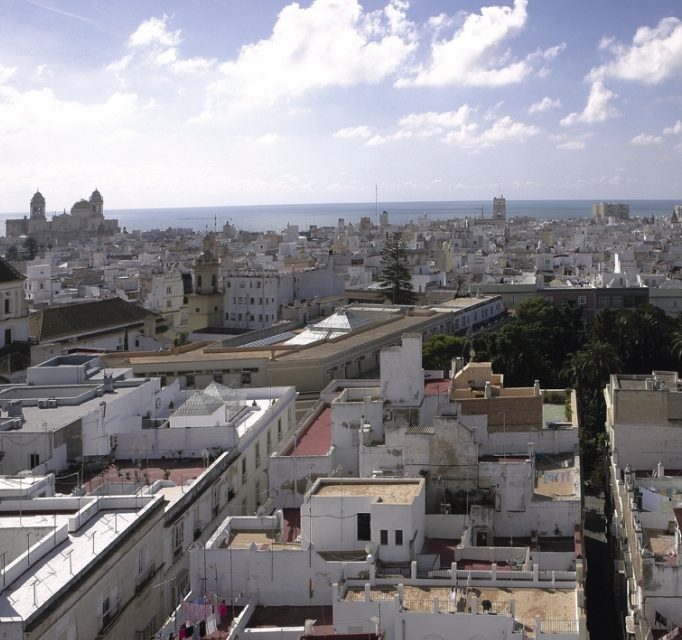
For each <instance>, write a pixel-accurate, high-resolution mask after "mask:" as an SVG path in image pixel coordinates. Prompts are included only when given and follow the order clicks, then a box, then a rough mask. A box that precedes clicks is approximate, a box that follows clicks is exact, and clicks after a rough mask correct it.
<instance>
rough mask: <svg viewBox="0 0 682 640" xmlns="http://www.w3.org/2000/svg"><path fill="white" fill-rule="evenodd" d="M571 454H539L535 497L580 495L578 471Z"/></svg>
mask: <svg viewBox="0 0 682 640" xmlns="http://www.w3.org/2000/svg"><path fill="white" fill-rule="evenodd" d="M574 465H575V458H574V455H573V454H572V453H571V454H563V455H562V454H558V455H556V456H544V455H538V456H537V457H536V462H535V497H540V498H542V497H544V498H551V499H552V500H561V499H573V498H576V497H578V493H577V491H576V484H577V480H578V477H577V476H578V473H577V470H576V468H575V466H574Z"/></svg>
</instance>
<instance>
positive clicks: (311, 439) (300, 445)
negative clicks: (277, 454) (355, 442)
mask: <svg viewBox="0 0 682 640" xmlns="http://www.w3.org/2000/svg"><path fill="white" fill-rule="evenodd" d="M331 445H332V410H331V409H330V408H329V407H325V408H324V409H323V410H322V412H321V413H320V414H319V415H318V416H317V418H315V420H314V421H313V423H312V424H311V425H310V426H309V427H308V429H307V431H306V432H305V433H304V434H303V435H302V436H301V437H300V438H299V439H298V441H297V442H296V444H295V446H294V449H293V451H291V453H289V455H290V456H322V455H324V454H325V453H327V452H328V451H329V447H331Z"/></svg>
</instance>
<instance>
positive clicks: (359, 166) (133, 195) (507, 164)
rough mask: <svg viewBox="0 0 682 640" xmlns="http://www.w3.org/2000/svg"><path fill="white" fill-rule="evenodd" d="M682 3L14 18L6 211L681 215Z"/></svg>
mask: <svg viewBox="0 0 682 640" xmlns="http://www.w3.org/2000/svg"><path fill="white" fill-rule="evenodd" d="M680 14H682V3H680V1H679V0H647V1H646V2H643V1H642V0H599V1H595V0H500V2H499V4H496V3H494V2H492V1H491V0H488V1H486V2H474V1H468V0H412V2H408V1H407V0H312V1H311V0H300V1H299V2H291V3H290V2H286V1H276V0H195V1H193V2H187V1H183V0H116V2H112V1H110V0H1V1H0V211H4V212H28V203H29V200H30V198H31V195H32V194H33V192H34V191H35V190H36V188H40V190H41V192H42V193H43V194H44V196H45V198H46V200H47V210H48V212H51V211H61V210H62V209H64V208H67V209H68V208H69V207H70V206H71V205H72V204H73V202H74V201H75V200H77V199H79V198H81V197H88V196H89V194H90V192H91V191H92V190H93V189H94V188H95V187H97V188H99V190H100V191H101V192H102V195H103V196H104V203H105V210H106V209H119V208H137V207H172V206H212V205H213V206H216V205H245V204H278V203H311V202H372V201H374V198H375V186H376V189H377V192H376V193H378V198H379V200H380V201H384V202H392V201H402V200H406V201H410V200H418V201H423V200H480V199H489V198H492V196H493V195H497V194H501V193H502V194H504V195H505V196H506V197H507V199H508V200H513V199H518V200H525V199H565V198H588V199H594V200H602V199H622V200H627V199H635V198H644V199H648V198H671V199H676V198H680V200H681V201H682V16H681V15H680Z"/></svg>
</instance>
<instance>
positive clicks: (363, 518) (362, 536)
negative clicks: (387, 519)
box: [357, 513, 371, 540]
mask: <svg viewBox="0 0 682 640" xmlns="http://www.w3.org/2000/svg"><path fill="white" fill-rule="evenodd" d="M357 528H358V540H370V538H371V536H370V532H371V529H370V514H369V513H358V515H357Z"/></svg>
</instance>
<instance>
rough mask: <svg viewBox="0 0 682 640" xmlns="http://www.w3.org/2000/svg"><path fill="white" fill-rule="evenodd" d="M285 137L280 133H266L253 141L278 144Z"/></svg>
mask: <svg viewBox="0 0 682 640" xmlns="http://www.w3.org/2000/svg"><path fill="white" fill-rule="evenodd" d="M283 139H284V138H282V136H280V135H279V134H278V133H265V134H263V135H262V136H259V137H258V138H256V139H255V140H254V141H253V142H254V143H255V144H265V145H268V144H277V143H278V142H281V141H282V140H283Z"/></svg>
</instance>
